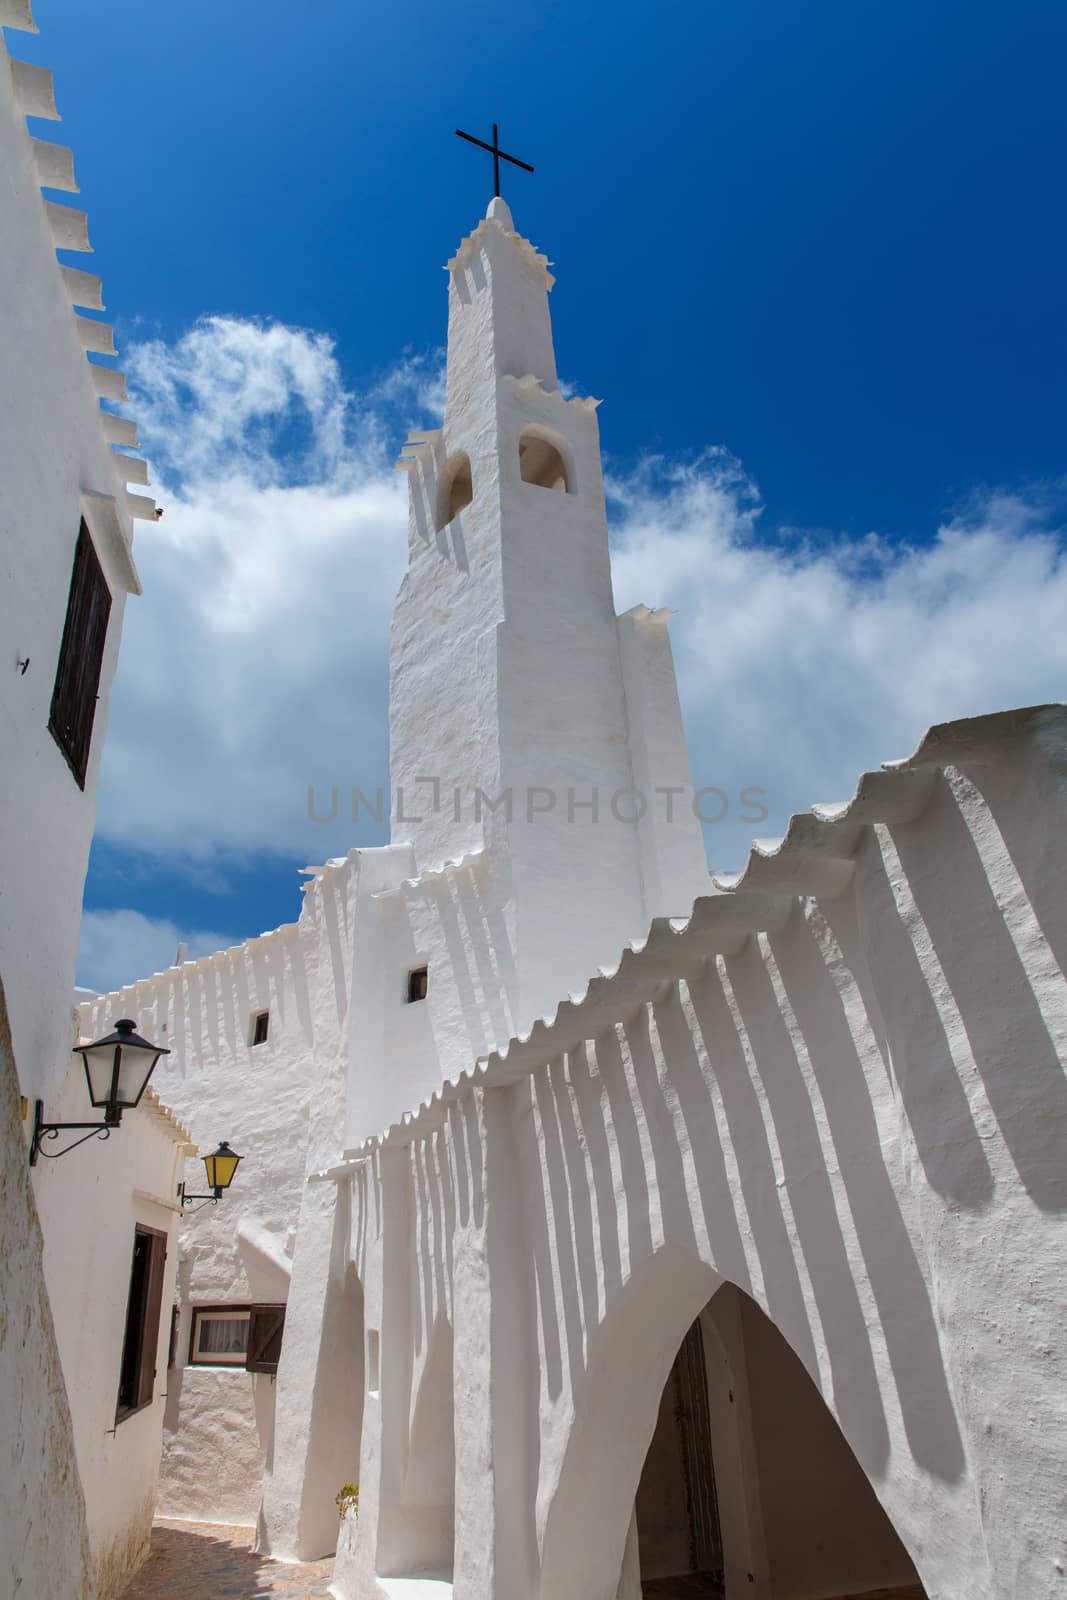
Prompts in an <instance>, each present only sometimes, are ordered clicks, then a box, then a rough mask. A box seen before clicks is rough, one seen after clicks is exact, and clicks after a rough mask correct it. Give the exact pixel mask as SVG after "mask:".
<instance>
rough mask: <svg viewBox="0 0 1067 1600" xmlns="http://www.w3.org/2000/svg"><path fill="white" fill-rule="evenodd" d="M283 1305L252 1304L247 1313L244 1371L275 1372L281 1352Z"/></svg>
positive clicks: (283, 1320) (283, 1325) (283, 1321)
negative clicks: (246, 1344)
mask: <svg viewBox="0 0 1067 1600" xmlns="http://www.w3.org/2000/svg"><path fill="white" fill-rule="evenodd" d="M284 1328H285V1307H284V1306H283V1305H282V1306H278V1305H273V1306H253V1307H252V1308H251V1312H250V1314H249V1326H248V1355H247V1357H246V1358H245V1370H246V1372H277V1370H278V1360H279V1357H280V1356H281V1353H282V1333H283V1330H284Z"/></svg>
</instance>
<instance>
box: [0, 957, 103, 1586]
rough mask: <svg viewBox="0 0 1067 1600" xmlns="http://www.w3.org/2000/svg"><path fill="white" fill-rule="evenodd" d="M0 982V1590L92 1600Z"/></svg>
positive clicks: (66, 1411)
mask: <svg viewBox="0 0 1067 1600" xmlns="http://www.w3.org/2000/svg"><path fill="white" fill-rule="evenodd" d="M19 1100H20V1096H19V1084H18V1074H17V1072H16V1069H15V1059H14V1054H13V1052H12V1048H11V1032H10V1029H9V1027H8V1021H7V1004H6V1001H5V999H4V986H3V982H2V980H0V1172H2V1173H3V1194H4V1248H3V1250H2V1251H0V1593H2V1594H5V1595H15V1594H17V1593H19V1591H20V1588H21V1592H22V1593H24V1594H33V1593H35V1592H36V1593H37V1594H47V1595H49V1596H55V1600H92V1596H93V1577H92V1564H91V1561H90V1556H89V1536H88V1531H87V1529H86V1522H85V1499H84V1495H83V1492H82V1483H81V1477H80V1475H79V1473H78V1470H77V1466H76V1463H75V1457H74V1430H73V1427H72V1424H71V1416H70V1407H69V1405H68V1403H67V1390H66V1383H65V1381H64V1376H63V1369H62V1366H61V1365H60V1360H59V1347H58V1345H57V1342H56V1333H55V1325H54V1322H53V1318H52V1311H51V1307H50V1305H49V1301H48V1295H47V1293H46V1291H45V1279H44V1266H43V1262H42V1254H43V1250H44V1241H43V1239H42V1236H41V1226H40V1222H39V1221H38V1217H37V1209H36V1206H35V1205H34V1202H33V1192H32V1189H31V1187H30V1168H29V1163H28V1160H27V1153H28V1152H27V1145H26V1138H25V1133H24V1125H23V1122H22V1119H21V1116H20V1107H19Z"/></svg>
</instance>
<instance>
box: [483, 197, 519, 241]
mask: <svg viewBox="0 0 1067 1600" xmlns="http://www.w3.org/2000/svg"><path fill="white" fill-rule="evenodd" d="M485 215H486V220H487V221H489V222H499V223H500V225H501V227H503V228H506V229H507V230H508V232H509V233H514V232H515V224H514V222H513V221H512V217H511V207H510V206H509V205H508V203H507V201H506V200H505V199H504V196H503V195H502V194H495V195H494V196H493V198H492V199H491V200H490V202H489V209H488V210H487V211H486V213H485Z"/></svg>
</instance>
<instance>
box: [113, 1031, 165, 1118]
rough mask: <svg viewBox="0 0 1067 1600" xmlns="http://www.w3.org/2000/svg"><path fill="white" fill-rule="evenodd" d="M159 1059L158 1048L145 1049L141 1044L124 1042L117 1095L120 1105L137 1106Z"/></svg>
mask: <svg viewBox="0 0 1067 1600" xmlns="http://www.w3.org/2000/svg"><path fill="white" fill-rule="evenodd" d="M158 1060H159V1051H158V1050H155V1049H150V1050H145V1049H144V1048H143V1047H142V1046H141V1045H130V1044H124V1045H123V1046H122V1056H121V1058H120V1061H119V1088H118V1096H117V1098H118V1103H119V1105H120V1106H135V1105H136V1104H137V1102H138V1100H140V1098H141V1095H142V1094H143V1093H144V1089H145V1085H146V1084H147V1082H148V1080H149V1078H150V1077H151V1075H152V1068H153V1067H154V1066H155V1064H156V1062H157V1061H158Z"/></svg>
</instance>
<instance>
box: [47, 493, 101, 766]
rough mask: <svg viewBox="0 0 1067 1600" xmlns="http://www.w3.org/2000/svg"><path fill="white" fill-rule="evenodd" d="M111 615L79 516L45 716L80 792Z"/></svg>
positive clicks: (90, 540) (91, 546)
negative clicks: (54, 680)
mask: <svg viewBox="0 0 1067 1600" xmlns="http://www.w3.org/2000/svg"><path fill="white" fill-rule="evenodd" d="M110 615H111V591H110V589H109V588H108V586H107V580H106V579H105V577H104V573H103V569H102V568H101V566H100V561H99V558H98V556H97V554H96V551H95V549H94V548H93V541H92V536H91V534H90V533H89V529H88V526H87V525H86V522H85V518H84V517H83V518H82V523H81V527H80V528H79V530H78V543H77V545H76V547H75V550H74V570H73V572H72V573H71V577H70V594H69V595H68V597H67V619H66V622H65V623H64V624H63V642H62V644H61V645H60V647H59V665H58V667H57V668H56V682H55V688H54V689H53V691H52V709H51V712H50V713H49V717H48V727H49V731H50V732H51V734H52V737H53V738H54V739H55V741H56V743H57V744H58V745H59V748H60V749H61V750H62V752H63V754H64V755H65V756H66V758H67V764H68V765H69V767H70V770H71V771H72V772H73V774H74V776H75V778H76V779H77V783H78V787H79V789H84V788H85V774H86V772H87V770H88V767H89V750H90V747H91V745H92V742H93V719H94V718H95V716H96V697H97V693H98V691H99V689H100V669H101V667H102V665H103V660H104V647H105V645H106V644H107V624H108V618H109V617H110Z"/></svg>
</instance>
